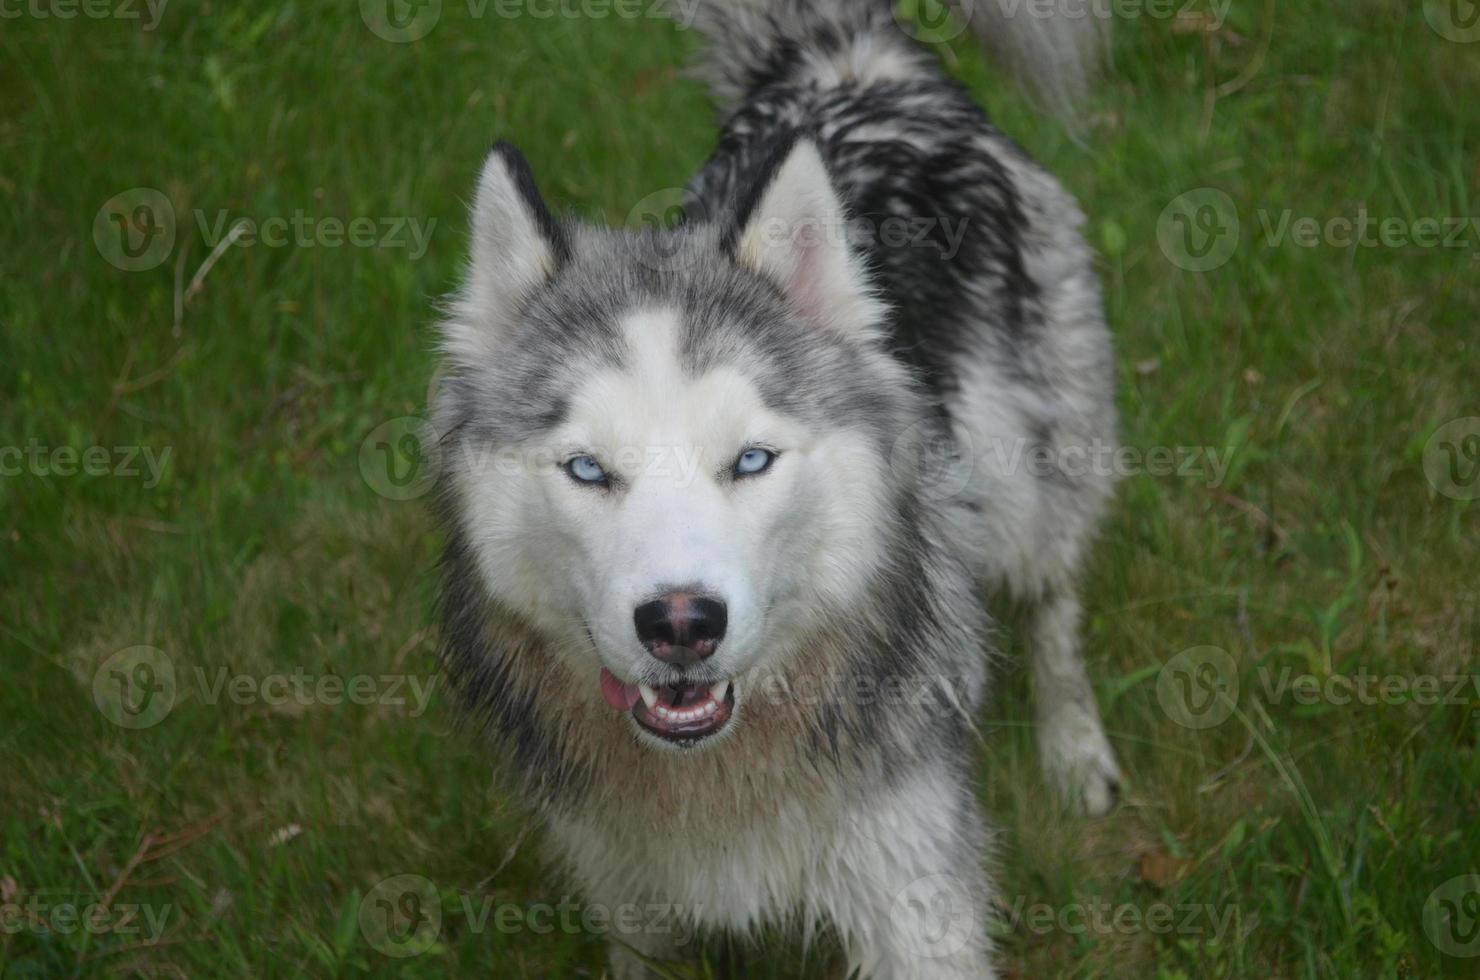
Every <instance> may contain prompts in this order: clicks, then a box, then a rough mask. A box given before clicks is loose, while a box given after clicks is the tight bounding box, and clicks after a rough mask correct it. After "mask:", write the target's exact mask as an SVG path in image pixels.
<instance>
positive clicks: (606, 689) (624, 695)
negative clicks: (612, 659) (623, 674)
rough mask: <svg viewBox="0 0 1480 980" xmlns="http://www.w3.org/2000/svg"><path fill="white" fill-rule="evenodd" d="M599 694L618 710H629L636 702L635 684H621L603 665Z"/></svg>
mask: <svg viewBox="0 0 1480 980" xmlns="http://www.w3.org/2000/svg"><path fill="white" fill-rule="evenodd" d="M601 696H602V697H604V698H606V703H607V704H609V705H611V706H612V707H613V708H616V709H617V710H618V711H631V710H632V706H633V705H634V704H636V703H637V685H636V684H623V683H622V682H621V681H619V680H617V678H616V676H615V675H614V674H612V672H611V671H609V670H607V669H606V668H605V667H603V668H601Z"/></svg>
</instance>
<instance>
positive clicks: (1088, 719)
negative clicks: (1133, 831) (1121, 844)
mask: <svg viewBox="0 0 1480 980" xmlns="http://www.w3.org/2000/svg"><path fill="white" fill-rule="evenodd" d="M1038 752H1039V761H1040V762H1041V763H1042V766H1043V774H1044V778H1045V779H1047V780H1048V784H1049V786H1051V787H1052V788H1053V789H1055V790H1057V791H1058V792H1059V794H1060V795H1062V796H1063V797H1064V799H1066V800H1068V801H1069V802H1071V803H1073V804H1075V805H1076V806H1078V807H1079V809H1080V810H1081V811H1082V812H1083V813H1084V814H1085V815H1086V816H1090V817H1103V816H1104V815H1105V814H1107V813H1109V812H1110V811H1111V810H1113V809H1114V808H1115V804H1116V802H1117V801H1119V799H1120V783H1121V778H1120V767H1119V766H1118V765H1116V764H1115V752H1114V750H1113V749H1111V748H1110V741H1109V739H1107V738H1106V737H1105V730H1104V729H1103V728H1102V727H1101V726H1100V719H1099V716H1098V715H1097V714H1095V713H1093V712H1092V711H1091V712H1085V711H1083V710H1081V709H1079V708H1078V707H1077V706H1071V707H1069V708H1068V709H1066V710H1064V711H1060V712H1058V713H1057V714H1055V715H1054V716H1051V717H1049V718H1047V719H1045V720H1043V721H1041V722H1040V723H1039V731H1038Z"/></svg>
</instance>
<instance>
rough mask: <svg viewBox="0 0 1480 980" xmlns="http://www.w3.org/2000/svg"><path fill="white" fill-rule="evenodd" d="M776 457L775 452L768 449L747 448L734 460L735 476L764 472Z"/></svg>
mask: <svg viewBox="0 0 1480 980" xmlns="http://www.w3.org/2000/svg"><path fill="white" fill-rule="evenodd" d="M775 459H776V454H775V453H773V452H771V450H769V449H747V450H745V452H743V453H741V454H740V458H739V459H737V460H735V475H736V476H755V475H756V474H757V473H764V472H765V471H766V470H767V469H768V468H769V467H770V465H771V463H772V462H773V461H774V460H775Z"/></svg>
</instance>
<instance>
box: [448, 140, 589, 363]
mask: <svg viewBox="0 0 1480 980" xmlns="http://www.w3.org/2000/svg"><path fill="white" fill-rule="evenodd" d="M472 225H473V227H472V232H473V241H472V252H471V255H470V257H469V260H468V270H467V275H466V278H465V280H464V282H463V288H462V291H461V292H460V293H459V294H458V296H457V299H456V300H455V302H454V309H453V313H454V315H453V317H452V318H451V320H450V321H449V322H448V323H447V324H446V325H445V327H444V336H443V342H444V344H445V346H446V349H447V352H448V353H449V354H450V355H451V356H453V357H454V358H463V359H466V360H467V361H469V362H471V363H477V362H478V361H479V360H482V359H483V358H485V357H487V356H489V355H490V354H491V353H492V352H493V350H494V348H495V347H496V345H497V343H498V341H499V340H500V339H502V337H503V336H504V335H505V334H507V333H508V331H509V330H510V329H512V327H513V325H514V322H515V320H516V318H517V316H518V314H519V310H520V309H521V308H522V307H523V305H524V303H525V301H526V300H527V299H528V298H529V295H530V293H531V292H533V291H534V290H535V289H537V288H538V287H539V286H540V285H541V284H543V283H544V282H545V281H546V280H548V279H549V278H550V276H552V275H553V274H554V273H555V270H556V269H557V268H558V267H559V265H560V263H561V262H563V261H565V259H566V258H567V250H566V243H565V235H564V232H563V230H562V229H561V227H560V225H559V224H557V223H556V221H555V219H554V218H553V217H552V216H551V214H550V209H549V208H547V207H546V206H545V202H544V199H543V198H541V197H540V191H539V188H538V187H536V186H535V182H534V175H533V174H532V173H530V170H529V164H528V163H527V162H525V159H524V155H523V154H521V153H520V152H519V150H518V149H516V148H515V146H514V145H513V144H512V143H508V142H505V141H503V140H500V141H499V142H497V143H495V144H494V145H493V149H492V150H491V151H490V152H489V154H488V159H487V160H486V161H484V163H483V172H482V173H481V174H480V175H479V177H478V189H477V191H476V193H475V194H474V196H473V211H472Z"/></svg>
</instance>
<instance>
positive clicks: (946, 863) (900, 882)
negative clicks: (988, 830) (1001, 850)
mask: <svg viewBox="0 0 1480 980" xmlns="http://www.w3.org/2000/svg"><path fill="white" fill-rule="evenodd" d="M968 785H969V783H968V782H967V780H966V779H965V778H964V775H956V774H952V773H950V772H948V771H946V769H945V767H944V766H942V767H941V769H940V770H939V771H935V772H931V771H926V772H924V773H920V774H918V775H917V776H916V777H914V778H913V779H911V780H909V781H907V782H906V783H904V784H903V785H901V786H900V787H898V788H897V789H896V790H895V791H893V792H892V793H890V794H889V796H888V797H886V798H885V799H884V800H882V801H881V800H878V799H874V800H871V801H868V802H867V803H866V804H865V805H861V806H859V807H858V808H857V809H856V810H854V811H853V812H851V813H850V814H849V815H848V817H847V818H846V820H845V821H844V824H845V825H844V826H843V827H841V828H840V832H839V834H838V835H837V838H836V840H835V842H834V845H833V855H832V858H833V859H832V860H831V861H829V862H827V863H826V865H825V869H824V871H825V873H824V874H822V875H820V876H819V877H818V879H817V880H818V882H819V886H820V887H819V889H818V892H817V893H814V894H813V895H812V896H811V901H812V902H815V903H816V904H818V905H820V906H822V907H823V908H824V909H825V910H826V912H827V914H828V916H829V917H830V918H831V919H832V921H833V922H834V924H835V925H836V926H837V928H838V932H839V934H840V935H841V936H842V937H843V943H844V946H845V948H846V950H847V953H848V961H849V962H848V969H849V971H850V973H849V975H850V976H852V975H853V972H854V971H857V974H858V975H859V976H861V977H864V978H868V980H992V978H993V977H995V976H996V974H995V973H994V972H993V970H992V967H991V961H990V952H991V951H990V943H989V941H988V938H987V925H988V917H989V916H990V914H991V889H990V887H989V885H988V880H987V875H986V872H985V870H984V869H983V868H982V866H981V863H980V862H981V848H982V844H983V838H984V836H985V833H984V830H983V828H982V825H981V818H980V816H979V815H978V812H977V808H976V802H975V800H974V799H973V798H972V797H971V795H970V791H969V789H967V786H968Z"/></svg>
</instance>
